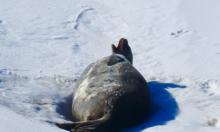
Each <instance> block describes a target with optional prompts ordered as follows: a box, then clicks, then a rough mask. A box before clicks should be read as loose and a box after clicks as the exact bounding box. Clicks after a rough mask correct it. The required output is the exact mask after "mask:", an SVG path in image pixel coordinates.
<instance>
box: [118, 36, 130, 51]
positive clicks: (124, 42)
mask: <svg viewBox="0 0 220 132" xmlns="http://www.w3.org/2000/svg"><path fill="white" fill-rule="evenodd" d="M126 45H128V41H127V39H124V38H121V39H120V41H119V43H118V47H117V49H119V50H124V47H125V46H126Z"/></svg>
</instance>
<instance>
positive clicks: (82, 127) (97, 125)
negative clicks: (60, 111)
mask: <svg viewBox="0 0 220 132" xmlns="http://www.w3.org/2000/svg"><path fill="white" fill-rule="evenodd" d="M109 120H110V114H107V115H105V116H104V117H102V118H100V119H98V120H91V121H87V122H81V123H79V124H78V125H76V126H75V127H74V128H73V129H71V132H102V128H103V127H104V126H106V124H107V121H109Z"/></svg>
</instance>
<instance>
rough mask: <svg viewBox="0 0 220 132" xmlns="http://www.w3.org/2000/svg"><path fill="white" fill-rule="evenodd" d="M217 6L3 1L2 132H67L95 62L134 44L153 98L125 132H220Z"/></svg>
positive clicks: (160, 1)
mask: <svg viewBox="0 0 220 132" xmlns="http://www.w3.org/2000/svg"><path fill="white" fill-rule="evenodd" d="M219 3H220V2H219V1H218V0H202V1H201V0H166V1H165V0H135V1H131V0H130V1H129V0H36V1H34V0H20V1H18V0H0V131H1V132H3V131H4V132H30V131H34V132H35V131H36V132H45V131H46V132H62V131H64V130H61V129H59V128H57V127H55V126H53V125H51V124H50V123H47V121H55V122H64V121H68V120H71V119H70V107H71V97H70V96H71V94H72V92H73V91H74V84H75V82H76V81H77V79H78V77H79V75H80V73H81V72H82V71H83V69H84V68H85V67H86V66H87V65H88V64H89V63H91V62H93V61H95V60H97V59H99V58H102V57H104V56H107V55H109V54H111V48H110V45H111V44H112V43H115V44H116V43H117V42H118V40H119V39H120V38H121V37H126V38H127V39H128V41H129V43H130V46H131V48H132V50H133V53H134V66H135V67H136V68H137V69H138V70H139V71H140V72H141V73H142V74H143V75H144V77H145V78H146V80H147V81H148V85H149V87H150V89H151V92H152V99H153V102H154V104H155V105H154V106H155V113H154V114H153V115H152V117H151V119H150V121H146V122H144V123H143V124H140V125H139V126H136V127H134V128H131V129H128V130H125V131H135V132H136V131H146V132H163V131H164V130H165V131H168V132H177V131H178V132H186V131H187V132H195V131H200V132H219V131H220V70H219V67H220V38H219V34H220V24H219V23H220V15H219V13H218V12H220V8H219V7H220V4H219Z"/></svg>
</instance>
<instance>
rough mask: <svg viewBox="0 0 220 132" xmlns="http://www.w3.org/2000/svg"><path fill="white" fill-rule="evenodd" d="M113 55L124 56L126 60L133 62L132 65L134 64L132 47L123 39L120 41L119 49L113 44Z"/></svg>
mask: <svg viewBox="0 0 220 132" xmlns="http://www.w3.org/2000/svg"><path fill="white" fill-rule="evenodd" d="M112 53H113V54H120V55H123V56H124V57H125V58H126V59H128V60H129V61H130V62H131V64H132V63H133V54H132V51H131V48H130V46H129V45H128V41H127V39H125V38H121V39H120V40H119V43H118V46H117V47H116V46H115V45H114V44H112Z"/></svg>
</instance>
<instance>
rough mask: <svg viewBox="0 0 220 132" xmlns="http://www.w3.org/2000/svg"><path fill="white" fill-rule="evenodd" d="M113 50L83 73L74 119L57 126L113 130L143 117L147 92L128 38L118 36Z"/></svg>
mask: <svg viewBox="0 0 220 132" xmlns="http://www.w3.org/2000/svg"><path fill="white" fill-rule="evenodd" d="M112 52H113V53H112V55H110V56H108V57H104V58H102V59H100V60H98V61H96V62H95V63H92V64H90V65H89V66H88V67H87V68H86V69H85V71H84V72H83V73H82V75H81V76H80V78H79V80H78V82H77V84H76V88H77V89H76V91H75V93H74V96H73V103H72V114H73V118H74V122H72V123H63V124H59V123H57V124H56V125H57V126H59V127H60V128H63V129H66V130H71V131H72V132H73V131H74V132H108V131H109V132H114V131H118V130H119V129H122V128H124V127H128V126H131V125H134V124H137V123H140V122H141V121H143V120H145V119H146V117H147V115H148V113H149V109H150V93H149V90H148V87H147V84H146V81H145V79H144V77H143V76H142V75H141V74H140V73H139V72H138V71H137V70H136V69H135V68H134V67H133V66H132V62H133V55H132V51H131V48H130V47H129V45H128V41H127V40H126V39H124V38H122V39H120V41H119V44H118V46H117V47H116V46H115V45H112Z"/></svg>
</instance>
